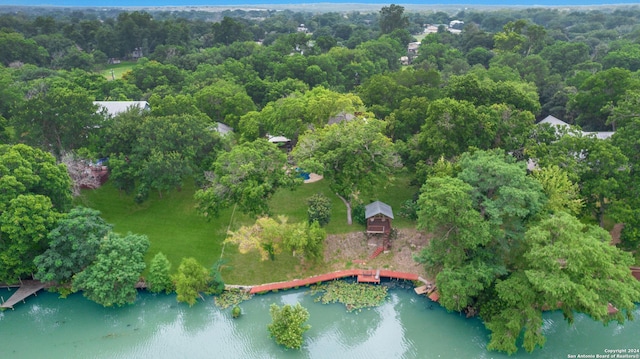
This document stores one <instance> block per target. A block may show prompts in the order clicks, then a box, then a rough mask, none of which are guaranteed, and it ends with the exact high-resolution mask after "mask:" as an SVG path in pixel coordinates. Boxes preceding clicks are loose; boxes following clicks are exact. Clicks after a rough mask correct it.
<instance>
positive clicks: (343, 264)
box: [324, 229, 428, 278]
mask: <svg viewBox="0 0 640 359" xmlns="http://www.w3.org/2000/svg"><path fill="white" fill-rule="evenodd" d="M427 242H428V237H427V236H426V235H425V234H424V233H422V232H419V231H417V230H414V229H399V230H398V236H397V238H396V239H395V240H392V242H391V249H390V250H389V251H388V252H386V253H381V254H380V255H379V256H378V257H377V258H375V259H373V260H369V256H371V254H372V253H373V252H374V251H375V249H376V248H377V247H378V246H380V245H382V240H381V239H376V238H374V237H372V238H370V239H367V236H366V234H365V233H364V232H353V233H347V234H336V235H329V236H328V237H327V239H326V242H325V251H324V255H325V261H326V262H327V263H329V264H330V266H331V269H333V270H342V269H389V270H395V271H401V272H410V273H416V274H418V275H419V276H422V277H423V278H426V273H425V271H424V267H423V266H422V265H421V264H420V263H417V262H416V261H415V260H414V259H413V257H414V255H417V254H418V253H419V252H420V250H421V249H422V248H423V247H424V246H425V245H426V244H427Z"/></svg>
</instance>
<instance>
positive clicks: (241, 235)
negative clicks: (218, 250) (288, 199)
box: [225, 216, 287, 261]
mask: <svg viewBox="0 0 640 359" xmlns="http://www.w3.org/2000/svg"><path fill="white" fill-rule="evenodd" d="M286 223H287V217H285V216H280V217H278V221H276V220H275V219H273V218H269V217H262V218H258V219H257V220H256V222H255V223H254V224H253V225H252V226H242V227H240V229H238V230H237V231H236V232H230V233H228V235H229V236H228V237H227V239H225V243H231V244H236V245H238V251H240V253H243V254H244V253H248V252H249V251H251V250H258V252H259V253H260V259H261V260H263V261H265V260H267V259H270V260H274V259H275V256H276V255H277V254H279V253H281V252H282V247H283V242H284V237H285V236H286V231H287V229H286Z"/></svg>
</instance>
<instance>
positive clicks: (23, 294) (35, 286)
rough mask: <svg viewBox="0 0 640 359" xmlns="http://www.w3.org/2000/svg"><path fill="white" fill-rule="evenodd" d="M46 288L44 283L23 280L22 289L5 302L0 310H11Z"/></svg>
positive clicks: (0, 306)
mask: <svg viewBox="0 0 640 359" xmlns="http://www.w3.org/2000/svg"><path fill="white" fill-rule="evenodd" d="M44 287H46V284H45V283H42V282H40V281H37V280H23V281H22V284H21V285H20V288H18V290H16V291H15V293H13V295H12V296H11V297H9V299H7V301H6V302H3V303H2V304H1V305H0V308H11V309H13V306H14V305H16V304H17V303H18V302H20V301H24V300H25V298H27V297H28V296H30V295H32V294H36V293H37V292H38V291H39V290H41V289H43V288H44Z"/></svg>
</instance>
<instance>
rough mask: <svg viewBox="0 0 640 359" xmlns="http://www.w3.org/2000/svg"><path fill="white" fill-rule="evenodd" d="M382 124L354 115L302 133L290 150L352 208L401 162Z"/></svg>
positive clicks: (300, 162) (306, 168) (299, 164)
mask: <svg viewBox="0 0 640 359" xmlns="http://www.w3.org/2000/svg"><path fill="white" fill-rule="evenodd" d="M384 126H385V124H384V123H383V122H381V121H378V120H375V119H364V118H355V119H353V120H352V121H346V122H340V123H336V124H333V125H328V126H325V127H323V128H320V129H317V130H315V131H309V132H307V133H305V134H304V135H303V136H302V137H301V138H300V142H299V143H298V145H297V146H296V148H295V149H294V151H293V157H294V158H295V159H296V161H297V162H298V166H300V168H303V169H304V170H305V171H309V172H315V173H318V174H321V175H323V176H324V178H325V180H327V181H329V183H330V188H331V190H332V191H333V192H334V193H335V194H336V195H337V196H338V197H340V199H341V200H342V202H343V203H344V204H345V206H346V207H347V223H348V224H351V223H352V219H351V208H352V203H353V201H354V200H356V201H357V200H358V198H359V197H358V196H359V195H360V194H361V193H368V192H370V191H371V190H373V188H374V187H375V186H376V185H384V184H385V183H388V181H389V179H390V175H391V174H392V173H393V170H395V169H397V168H399V167H400V166H401V163H400V160H399V158H398V156H397V154H396V152H395V150H394V147H393V143H392V142H391V140H390V139H389V138H388V137H386V136H385V135H384V134H383V131H384Z"/></svg>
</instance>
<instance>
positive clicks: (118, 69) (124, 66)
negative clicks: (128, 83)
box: [100, 61, 136, 80]
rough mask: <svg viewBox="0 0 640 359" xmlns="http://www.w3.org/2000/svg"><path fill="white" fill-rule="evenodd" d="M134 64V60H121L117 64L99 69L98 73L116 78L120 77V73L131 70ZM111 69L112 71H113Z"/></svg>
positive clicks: (110, 78) (111, 78)
mask: <svg viewBox="0 0 640 359" xmlns="http://www.w3.org/2000/svg"><path fill="white" fill-rule="evenodd" d="M135 64H136V63H135V62H134V61H122V62H121V63H119V64H113V65H107V68H106V69H104V70H102V71H100V74H101V75H102V76H104V77H106V78H107V79H109V80H113V79H115V80H117V79H120V78H122V75H123V74H124V73H125V72H127V71H129V70H131V68H132V67H133V65H135ZM111 71H113V73H112V72H111ZM112 75H113V76H112Z"/></svg>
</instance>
